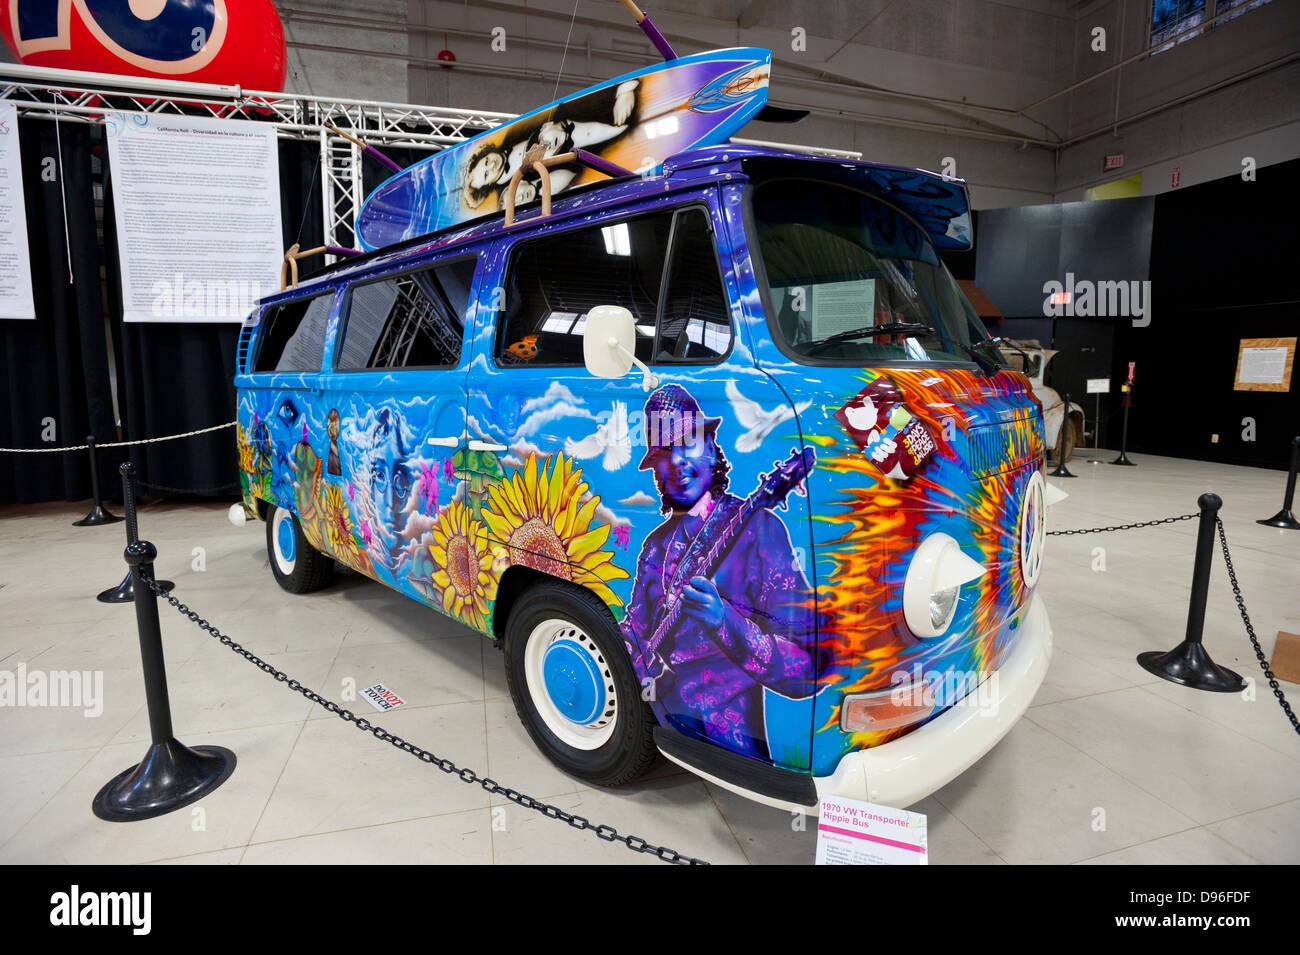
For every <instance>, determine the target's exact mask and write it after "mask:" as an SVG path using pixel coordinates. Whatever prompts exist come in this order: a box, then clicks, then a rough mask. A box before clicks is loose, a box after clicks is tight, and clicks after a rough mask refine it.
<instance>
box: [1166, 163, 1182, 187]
mask: <svg viewBox="0 0 1300 955" xmlns="http://www.w3.org/2000/svg"><path fill="white" fill-rule="evenodd" d="M1182 181H1183V167H1182V166H1175V167H1174V174H1173V175H1172V176H1170V177H1169V188H1170V189H1177V188H1178V184H1179V183H1180V182H1182Z"/></svg>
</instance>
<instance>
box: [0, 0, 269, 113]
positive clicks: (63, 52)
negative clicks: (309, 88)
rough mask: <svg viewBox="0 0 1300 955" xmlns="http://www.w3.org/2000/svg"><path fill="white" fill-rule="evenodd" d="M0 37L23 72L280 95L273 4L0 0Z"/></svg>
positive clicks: (252, 0) (244, 0)
mask: <svg viewBox="0 0 1300 955" xmlns="http://www.w3.org/2000/svg"><path fill="white" fill-rule="evenodd" d="M0 36H3V37H4V40H5V42H6V43H7V44H8V46H9V49H11V50H12V51H13V53H14V56H16V57H17V58H18V62H20V63H25V64H27V65H28V66H46V67H55V68H57V69H63V70H88V71H90V72H93V73H120V74H126V75H128V76H152V77H158V78H162V79H173V80H193V81H196V82H201V83H224V84H227V85H230V86H242V87H244V88H245V89H253V90H270V91H273V92H278V91H280V90H282V89H284V77H285V71H286V69H287V67H288V58H287V54H286V51H285V45H284V26H283V25H282V24H281V22H280V15H279V13H278V12H276V9H275V4H274V3H273V2H272V0H0Z"/></svg>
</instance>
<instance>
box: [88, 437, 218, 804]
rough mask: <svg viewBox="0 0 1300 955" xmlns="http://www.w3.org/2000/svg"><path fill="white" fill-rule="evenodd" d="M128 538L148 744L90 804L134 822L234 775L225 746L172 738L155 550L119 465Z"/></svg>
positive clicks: (125, 469)
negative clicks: (143, 536)
mask: <svg viewBox="0 0 1300 955" xmlns="http://www.w3.org/2000/svg"><path fill="white" fill-rule="evenodd" d="M121 471H122V490H123V495H124V498H125V509H126V524H127V537H128V539H129V540H130V541H132V543H129V544H127V546H126V554H125V556H126V562H127V564H128V565H129V566H130V568H131V578H132V581H131V582H132V586H133V588H134V590H135V593H136V594H137V595H138V597H139V599H138V600H136V601H135V619H136V625H137V627H138V628H139V631H140V658H141V661H142V663H143V665H144V687H145V700H146V702H147V704H148V708H149V732H150V735H151V737H152V740H153V742H152V745H151V746H150V747H149V751H148V752H147V753H146V754H145V757H144V759H143V760H141V761H140V763H139V765H136V766H132V767H131V768H130V769H128V770H125V771H124V772H122V773H119V774H118V775H117V776H115V777H114V778H113V779H111V780H110V781H109V782H107V783H106V784H105V785H104V788H103V789H101V790H100V791H99V793H98V795H96V796H95V800H94V802H93V803H92V804H91V810H92V811H93V812H94V813H95V815H96V816H98V817H99V818H100V819H106V820H108V821H109V822H132V821H135V820H137V819H151V818H153V817H154V816H161V815H163V814H164V813H168V812H171V811H172V810H174V809H180V808H181V807H182V806H188V805H189V804H190V803H192V802H196V801H197V800H199V799H202V798H203V797H204V796H206V795H207V794H208V793H210V792H212V791H213V790H214V789H216V788H217V787H218V786H220V785H221V784H222V783H224V782H225V781H226V780H227V779H229V778H230V774H231V773H233V772H234V771H235V754H234V753H232V752H231V751H230V750H228V749H226V748H225V747H223V746H196V747H194V748H193V749H191V748H190V747H188V746H186V745H185V744H184V743H182V742H180V740H178V739H176V737H175V736H174V735H173V733H172V715H171V703H170V701H169V699H168V696H167V669H166V666H165V664H164V661H163V646H162V627H161V625H160V624H159V622H158V598H157V596H156V595H155V594H154V592H153V590H152V589H150V587H149V582H150V581H151V580H152V579H153V561H154V558H155V557H156V556H158V551H157V549H155V547H154V546H153V544H151V543H149V542H148V541H142V540H140V539H139V536H138V535H137V532H136V518H135V468H134V466H133V465H131V464H130V463H129V462H128V463H126V464H123V465H122V468H121Z"/></svg>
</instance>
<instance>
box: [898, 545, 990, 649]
mask: <svg viewBox="0 0 1300 955" xmlns="http://www.w3.org/2000/svg"><path fill="white" fill-rule="evenodd" d="M983 575H984V567H983V565H981V564H978V563H976V562H975V561H973V560H971V559H970V558H969V557H967V556H966V555H965V554H964V553H962V549H961V546H960V545H959V544H958V543H957V542H956V541H955V540H953V539H952V538H951V537H949V536H948V535H947V534H943V533H937V534H931V535H930V536H929V537H927V538H926V539H925V540H923V541H922V542H921V546H920V547H918V548H917V549H916V553H915V554H914V555H913V556H912V563H911V565H910V566H909V567H908V568H907V578H906V579H905V580H904V581H903V618H904V619H905V620H906V621H907V626H908V629H910V630H911V631H912V632H913V633H914V634H916V635H917V636H918V637H938V636H941V635H942V634H943V632H944V631H945V630H947V629H948V625H949V624H950V623H952V618H953V616H954V614H955V613H956V612H957V598H958V596H959V595H960V594H961V588H962V586H963V585H965V584H968V583H970V582H971V581H972V580H975V579H976V578H978V577H982V576H983Z"/></svg>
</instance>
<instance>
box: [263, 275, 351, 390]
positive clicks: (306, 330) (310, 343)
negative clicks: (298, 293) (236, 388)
mask: <svg viewBox="0 0 1300 955" xmlns="http://www.w3.org/2000/svg"><path fill="white" fill-rule="evenodd" d="M333 304H334V293H333V292H332V291H331V292H329V293H328V294H325V295H317V296H316V297H314V298H301V299H297V300H295V301H292V302H283V303H281V304H279V305H272V306H270V307H268V308H267V310H266V314H264V315H263V316H262V322H261V325H262V327H263V329H264V331H263V332H262V344H261V346H260V347H259V348H258V350H257V365H256V367H254V369H253V371H320V359H321V353H322V352H323V351H324V349H325V326H326V325H327V324H328V323H329V317H330V308H331V306H332V305H333Z"/></svg>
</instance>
